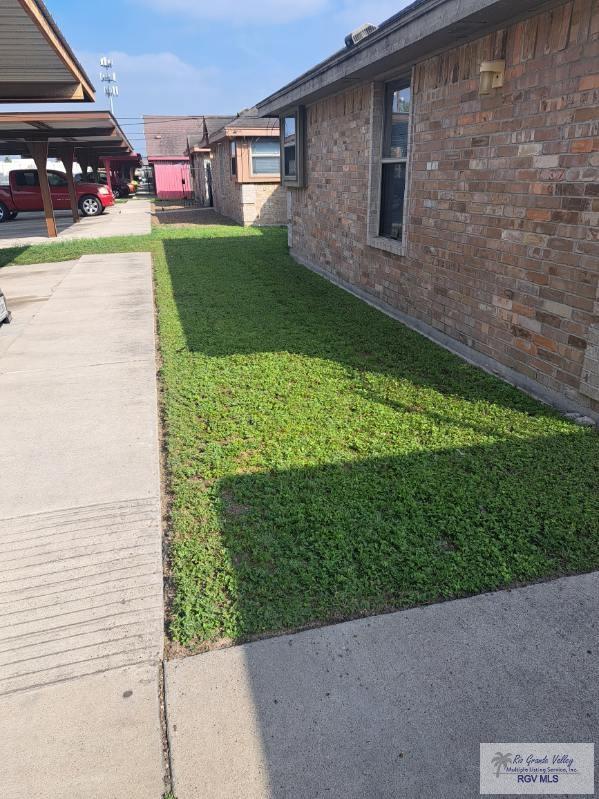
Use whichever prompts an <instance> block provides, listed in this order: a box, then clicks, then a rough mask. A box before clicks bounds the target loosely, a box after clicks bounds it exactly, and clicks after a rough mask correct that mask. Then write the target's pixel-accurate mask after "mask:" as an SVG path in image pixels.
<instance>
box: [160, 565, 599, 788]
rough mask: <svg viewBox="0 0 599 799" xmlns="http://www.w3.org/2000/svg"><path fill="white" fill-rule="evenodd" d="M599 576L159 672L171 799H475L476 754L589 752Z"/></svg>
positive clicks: (593, 737)
mask: <svg viewBox="0 0 599 799" xmlns="http://www.w3.org/2000/svg"><path fill="white" fill-rule="evenodd" d="M598 611H599V573H596V574H590V575H585V576H581V577H570V578H564V579H562V580H557V581H555V582H551V583H545V584H542V585H535V586H530V587H528V588H522V589H517V590H513V591H502V592H499V593H495V594H486V595H483V596H478V597H474V598H471V599H464V600H458V601H454V602H447V603H444V604H439V605H431V606H429V607H424V608H417V609H414V610H408V611H403V612H400V613H394V614H390V615H387V616H376V617H373V618H369V619H363V620H359V621H353V622H348V623H345V624H339V625H336V626H333V627H324V628H321V629H318V630H311V631H309V632H304V633H299V634H297V635H290V636H284V637H280V638H274V639H270V640H265V641H259V642H256V643H251V644H247V645H245V646H240V647H234V648H232V649H226V650H220V651H216V652H211V653H208V654H204V655H197V656H195V657H191V658H187V659H185V660H179V661H171V662H170V663H167V665H166V712H167V719H168V730H169V740H170V744H171V757H172V764H173V777H174V791H175V795H176V796H177V799H198V797H205V799H317V797H322V798H323V799H324V797H330V799H341V797H342V798H343V799H398V798H399V797H400V798H401V799H474V797H476V796H478V795H479V744H480V743H481V742H494V741H496V742H501V741H514V742H519V741H521V742H526V741H529V742H533V741H539V742H544V741H570V742H595V741H597V740H598V737H599V736H598V733H599V721H598V717H597V705H598V693H597V685H598V684H599V683H598V678H599V668H598V657H597V655H598V653H599V649H598V644H599V641H598V637H597V633H598V625H599V614H598Z"/></svg>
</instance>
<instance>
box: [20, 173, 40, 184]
mask: <svg viewBox="0 0 599 799" xmlns="http://www.w3.org/2000/svg"><path fill="white" fill-rule="evenodd" d="M16 183H17V186H28V187H30V188H33V187H34V186H39V185H40V184H39V181H38V177H37V172H33V171H32V172H17V175H16Z"/></svg>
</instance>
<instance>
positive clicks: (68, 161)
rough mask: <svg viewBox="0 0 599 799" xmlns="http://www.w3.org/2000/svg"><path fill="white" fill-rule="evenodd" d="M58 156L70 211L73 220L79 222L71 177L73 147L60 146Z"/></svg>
mask: <svg viewBox="0 0 599 799" xmlns="http://www.w3.org/2000/svg"><path fill="white" fill-rule="evenodd" d="M58 155H59V158H60V160H61V161H62V163H63V166H64V169H65V172H66V174H67V184H68V187H69V199H70V201H71V213H72V215H73V222H80V221H81V220H80V218H79V208H78V206H77V203H78V200H77V189H76V188H75V181H74V179H73V161H74V159H75V148H74V147H69V146H68V145H67V146H66V147H61V148H60V150H59V152H58Z"/></svg>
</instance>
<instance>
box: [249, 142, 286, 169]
mask: <svg viewBox="0 0 599 799" xmlns="http://www.w3.org/2000/svg"><path fill="white" fill-rule="evenodd" d="M250 149H251V156H252V174H253V175H277V176H278V175H279V172H280V169H281V145H280V144H279V141H278V139H271V138H266V137H261V138H259V139H253V140H252V141H251V143H250Z"/></svg>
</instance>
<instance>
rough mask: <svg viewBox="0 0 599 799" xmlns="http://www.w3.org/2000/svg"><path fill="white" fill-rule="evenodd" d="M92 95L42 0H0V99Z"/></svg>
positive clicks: (84, 98)
mask: <svg viewBox="0 0 599 799" xmlns="http://www.w3.org/2000/svg"><path fill="white" fill-rule="evenodd" d="M94 100H95V90H94V87H93V85H92V83H91V81H90V79H89V78H88V76H87V75H86V73H85V70H84V69H83V67H82V66H81V64H80V63H79V61H78V60H77V58H76V57H75V54H74V53H73V51H72V50H71V48H70V47H69V45H68V43H67V42H66V40H65V38H64V36H63V35H62V33H61V32H60V30H59V28H58V26H57V25H56V23H55V22H54V20H53V19H52V17H51V16H50V13H49V11H48V9H47V8H46V6H45V5H44V3H43V2H42V0H0V103H24V102H46V103H52V102H93V101H94Z"/></svg>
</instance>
